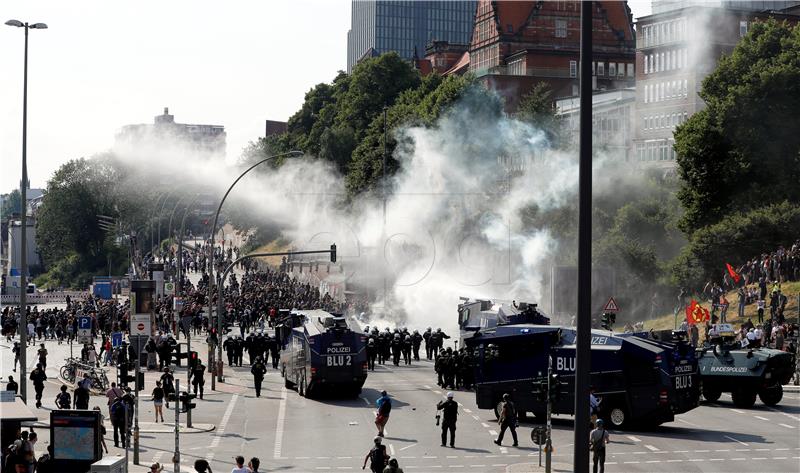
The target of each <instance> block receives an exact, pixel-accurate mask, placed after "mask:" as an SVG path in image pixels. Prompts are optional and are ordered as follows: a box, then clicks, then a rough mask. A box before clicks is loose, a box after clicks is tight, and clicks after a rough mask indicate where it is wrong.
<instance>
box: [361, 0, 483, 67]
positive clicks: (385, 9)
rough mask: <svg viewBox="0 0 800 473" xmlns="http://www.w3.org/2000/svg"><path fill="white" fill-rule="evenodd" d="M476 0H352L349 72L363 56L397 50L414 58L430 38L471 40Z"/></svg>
mask: <svg viewBox="0 0 800 473" xmlns="http://www.w3.org/2000/svg"><path fill="white" fill-rule="evenodd" d="M475 4H476V2H475V1H474V0H473V1H446V0H445V1H386V0H353V6H352V13H351V23H350V31H348V32H347V72H348V73H350V72H351V71H352V70H353V66H355V65H356V64H357V63H358V62H359V61H360V60H361V59H362V58H364V57H370V56H376V55H379V54H381V53H385V52H389V51H396V52H397V53H398V54H399V55H400V57H403V58H405V59H409V60H411V59H414V58H415V56H417V57H422V56H423V55H425V49H426V47H427V46H428V43H429V42H431V41H448V42H451V43H469V39H470V35H471V34H472V25H473V20H474V18H475Z"/></svg>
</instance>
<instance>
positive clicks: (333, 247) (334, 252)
mask: <svg viewBox="0 0 800 473" xmlns="http://www.w3.org/2000/svg"><path fill="white" fill-rule="evenodd" d="M335 262H336V243H334V244H333V245H331V263H335Z"/></svg>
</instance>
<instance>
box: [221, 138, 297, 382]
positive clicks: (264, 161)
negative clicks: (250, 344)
mask: <svg viewBox="0 0 800 473" xmlns="http://www.w3.org/2000/svg"><path fill="white" fill-rule="evenodd" d="M302 155H303V152H302V151H297V150H293V151H289V152H286V153H280V154H275V155H272V156H269V157H266V158H264V159H262V160H261V161H258V162H257V163H255V164H253V165H252V166H250V167H249V168H247V169H245V170H244V172H242V173H241V174H239V177H237V178H236V180H235V181H233V183H232V184H231V185H230V187H228V190H227V191H225V195H223V196H222V199H221V200H220V201H219V205H218V206H217V211H216V213H214V222H213V223H212V224H211V229H210V233H209V237H208V240H209V245H208V246H209V249H208V323H209V325H210V324H211V313H212V311H213V305H212V303H211V300H212V298H213V297H214V236H215V235H216V234H217V222H218V221H219V212H220V211H221V210H222V204H224V203H225V199H227V198H228V194H230V193H231V191H232V190H233V187H234V186H235V185H236V184H237V183H238V182H239V181H240V180H242V178H243V177H244V176H245V175H246V174H247V173H249V172H250V171H252V170H253V168H255V167H256V166H259V165H261V164H263V163H266V162H268V161H272V160H273V159H276V158H281V157H283V156H302ZM217 284H225V281H218V282H217ZM221 317H222V314H221V313H219V312H217V359H218V360H222V343H220V342H221V341H222V319H221ZM212 354H213V351H212V349H211V346H210V345H209V353H208V355H209V356H208V357H209V360H210V359H211V356H212ZM215 368H217V366H216V365H215ZM216 372H217V379H218V380H219V381H220V382H222V371H221V370H219V369H216ZM215 388H216V384H215V382H214V376H213V374H212V376H211V389H212V390H213V389H215Z"/></svg>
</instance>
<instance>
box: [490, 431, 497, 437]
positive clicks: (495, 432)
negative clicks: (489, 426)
mask: <svg viewBox="0 0 800 473" xmlns="http://www.w3.org/2000/svg"><path fill="white" fill-rule="evenodd" d="M489 435H491V436H496V435H497V431H496V430H490V431H489Z"/></svg>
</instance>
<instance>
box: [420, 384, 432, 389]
mask: <svg viewBox="0 0 800 473" xmlns="http://www.w3.org/2000/svg"><path fill="white" fill-rule="evenodd" d="M422 387H423V388H425V389H431V387H430V386H428V385H427V384H425V385H423V386H422Z"/></svg>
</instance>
